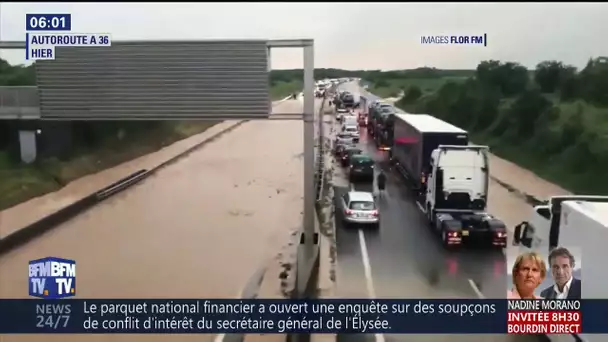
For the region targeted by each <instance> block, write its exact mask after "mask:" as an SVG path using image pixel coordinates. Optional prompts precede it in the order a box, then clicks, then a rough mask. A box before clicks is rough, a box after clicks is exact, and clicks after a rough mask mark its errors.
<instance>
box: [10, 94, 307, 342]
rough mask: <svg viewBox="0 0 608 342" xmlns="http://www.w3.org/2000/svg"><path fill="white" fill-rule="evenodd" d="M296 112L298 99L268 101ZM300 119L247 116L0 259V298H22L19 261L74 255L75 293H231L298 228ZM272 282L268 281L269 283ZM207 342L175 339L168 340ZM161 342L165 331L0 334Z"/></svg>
mask: <svg viewBox="0 0 608 342" xmlns="http://www.w3.org/2000/svg"><path fill="white" fill-rule="evenodd" d="M275 111H277V112H282V113H286V112H294V113H295V112H301V111H302V102H301V100H289V101H285V102H283V103H281V104H280V105H279V106H277V107H275ZM302 146H303V145H302V122H301V121H251V122H248V123H245V124H244V125H242V126H240V127H239V128H237V129H236V130H234V131H233V132H231V133H229V134H226V135H224V136H222V137H221V138H219V139H218V140H216V141H214V142H211V143H209V144H208V145H206V146H205V147H203V148H202V149H200V150H198V151H195V152H193V153H192V154H191V155H189V156H188V157H187V158H184V159H182V160H179V161H178V162H176V163H175V164H173V165H171V166H168V167H167V168H165V169H162V170H160V171H159V172H158V173H157V174H155V175H153V176H151V177H150V178H148V179H146V180H145V181H143V182H142V183H140V184H139V185H136V186H134V187H133V188H131V189H128V190H126V191H125V192H122V193H120V194H118V195H116V196H115V197H112V198H110V199H109V200H107V201H105V202H103V203H101V204H100V205H98V206H96V207H93V208H92V209H90V210H89V211H87V212H85V213H83V214H82V215H79V216H77V217H76V218H74V219H73V220H71V221H69V222H67V223H65V224H63V225H62V226H60V227H57V228H55V229H54V230H52V231H50V232H49V233H47V234H45V235H43V236H41V237H39V238H37V239H35V240H33V241H31V242H29V243H28V244H26V245H24V246H22V247H21V248H19V249H16V250H14V251H12V252H10V253H7V254H5V255H3V256H2V257H0V297H2V298H27V288H28V284H27V264H28V261H29V260H32V259H37V258H41V257H46V256H56V257H62V258H68V259H74V260H76V262H77V265H78V270H77V271H78V290H77V291H78V292H77V295H78V297H80V298H235V297H238V296H239V294H240V291H241V290H242V287H243V286H244V285H245V283H246V282H247V280H248V279H249V278H250V277H251V275H252V274H253V273H254V272H255V271H256V270H257V269H258V268H259V267H260V266H262V265H264V263H267V262H269V259H271V258H272V257H274V256H275V255H276V253H277V252H278V251H279V249H280V247H281V246H282V245H283V244H284V243H285V242H286V241H287V240H288V238H289V236H290V234H291V232H292V231H293V230H295V229H296V228H298V227H299V226H300V224H301V211H302V196H303V179H302V178H303V159H302ZM277 283H278V279H277ZM206 339H209V340H212V339H213V336H200V335H199V336H193V335H192V336H176V337H171V338H170V340H171V341H181V340H196V341H201V340H206ZM1 340H2V342H12V341H59V340H61V341H82V340H87V341H139V340H142V341H143V340H146V341H166V340H167V337H166V336H145V337H135V336H133V335H131V336H127V335H108V336H92V335H91V336H86V337H82V336H68V337H66V336H37V337H34V336H30V337H28V336H3V337H2V338H1Z"/></svg>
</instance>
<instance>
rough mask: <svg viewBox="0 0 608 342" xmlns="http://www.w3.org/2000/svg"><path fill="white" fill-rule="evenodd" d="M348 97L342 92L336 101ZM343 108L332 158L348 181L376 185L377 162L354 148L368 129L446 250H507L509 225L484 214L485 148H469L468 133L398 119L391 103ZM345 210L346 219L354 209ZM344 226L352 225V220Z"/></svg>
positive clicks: (421, 118)
mask: <svg viewBox="0 0 608 342" xmlns="http://www.w3.org/2000/svg"><path fill="white" fill-rule="evenodd" d="M349 95H351V96H352V94H349V93H348V92H338V94H336V98H338V99H340V98H341V97H342V98H344V97H348V96H349ZM336 98H334V101H335V100H336ZM339 103H340V102H339V100H338V104H337V105H336V118H337V120H338V121H339V122H340V123H341V126H340V127H341V128H340V130H339V132H338V134H337V136H336V140H335V144H334V148H335V149H334V152H335V153H336V156H337V157H338V158H339V159H340V161H341V162H342V165H343V166H345V167H347V174H348V178H349V181H351V182H357V181H359V180H360V179H361V178H363V179H364V180H367V181H371V182H373V181H374V161H373V160H372V158H371V157H369V156H366V155H365V154H364V153H363V150H362V149H361V148H360V147H358V146H356V143H357V141H358V139H359V133H358V130H359V127H360V126H365V127H366V129H367V132H368V135H369V136H370V137H372V138H373V141H374V143H375V144H376V147H377V148H378V150H381V151H386V152H387V153H386V155H387V158H388V160H387V161H388V162H389V163H390V165H392V168H394V169H395V170H397V171H398V172H399V174H400V175H401V176H403V177H402V178H403V179H404V180H405V181H406V184H407V185H408V187H409V188H410V189H411V190H413V191H414V193H415V195H416V198H417V200H418V201H419V203H420V205H421V207H422V208H424V211H425V213H426V216H427V219H428V221H429V223H430V226H431V227H432V228H433V229H434V230H435V231H436V232H437V233H438V234H439V235H440V236H441V239H442V242H443V244H444V245H445V246H446V247H454V246H457V245H461V244H462V243H463V242H465V241H466V240H473V239H474V240H481V241H484V242H486V243H489V244H490V245H492V246H495V247H498V248H503V247H505V246H506V241H507V232H506V226H505V224H504V223H503V222H502V221H500V220H499V219H497V218H496V217H494V216H492V215H490V214H489V213H487V212H486V207H487V199H488V196H487V195H488V184H489V183H488V182H489V171H488V155H487V153H488V147H487V146H476V145H469V139H468V133H467V132H466V131H464V130H462V129H460V128H458V127H456V126H453V125H451V124H449V123H447V122H444V121H442V120H440V119H437V118H435V117H433V116H430V115H426V114H400V113H397V111H396V109H395V107H394V106H393V105H392V104H389V103H384V102H381V101H373V102H370V103H366V100H365V98H364V97H361V99H360V102H359V106H357V107H359V108H358V110H357V113H355V111H354V110H353V108H350V107H349V106H345V105H342V106H340V105H339ZM353 107H354V106H353ZM355 131H356V133H355ZM368 197H369V196H368ZM344 204H348V203H344ZM370 207H371V206H370ZM343 209H344V213H345V214H347V213H348V210H349V209H350V208H349V207H345V208H343ZM345 221H346V222H349V221H351V220H349V217H348V215H346V216H345ZM378 221H379V219H378ZM352 222H355V221H352Z"/></svg>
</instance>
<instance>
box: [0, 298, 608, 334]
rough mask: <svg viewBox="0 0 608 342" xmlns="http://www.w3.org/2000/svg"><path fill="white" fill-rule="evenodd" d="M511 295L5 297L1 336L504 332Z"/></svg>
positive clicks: (607, 329) (587, 323)
mask: <svg viewBox="0 0 608 342" xmlns="http://www.w3.org/2000/svg"><path fill="white" fill-rule="evenodd" d="M580 312H581V315H582V330H583V333H591V334H593V333H608V325H606V324H605V317H608V300H583V301H582V303H581V310H580ZM506 331H507V301H506V300H434V299H420V300H416V299H410V300H388V299H378V300H363V299H336V300H270V299H268V300H266V299H257V300H216V299H175V300H170V299H165V300H159V299H73V298H70V299H63V300H56V299H52V300H45V299H2V300H0V334H22V333H27V334H32V333H40V334H49V333H59V334H82V333H92V334H116V333H126V334H131V333H137V334H142V333H152V334H162V333H171V334H193V333H194V334H196V333H203V334H208V333H244V334H247V333H258V334H260V333H261V334H272V333H340V334H351V333H367V334H374V333H388V334H504V333H506Z"/></svg>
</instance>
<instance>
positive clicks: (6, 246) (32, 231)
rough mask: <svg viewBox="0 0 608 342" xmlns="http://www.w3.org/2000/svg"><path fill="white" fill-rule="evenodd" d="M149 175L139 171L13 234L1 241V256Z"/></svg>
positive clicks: (144, 171) (146, 172) (145, 171)
mask: <svg viewBox="0 0 608 342" xmlns="http://www.w3.org/2000/svg"><path fill="white" fill-rule="evenodd" d="M148 173H149V171H147V170H139V171H137V172H135V173H133V174H131V175H129V176H127V177H125V178H123V179H121V180H119V181H118V182H115V183H114V184H111V185H110V186H108V187H106V188H104V189H101V190H99V191H96V192H94V193H92V194H90V195H88V196H86V197H84V198H81V199H80V200H78V201H76V202H74V203H72V204H70V205H68V206H66V207H64V208H62V209H60V210H58V211H56V212H54V213H52V214H51V215H48V216H45V217H43V218H42V219H40V220H38V221H36V222H34V223H32V224H30V225H28V226H27V227H24V228H21V229H19V230H17V231H15V232H14V233H12V234H9V235H8V236H6V237H4V238H3V239H0V255H1V254H4V253H6V252H8V251H10V250H12V249H14V248H17V247H19V246H21V245H23V244H25V243H27V242H29V241H30V240H32V239H34V238H36V237H38V236H40V235H42V234H44V233H45V232H47V231H49V230H51V229H52V228H54V227H56V226H58V225H60V224H62V223H64V222H66V221H68V220H70V219H71V218H73V217H74V216H76V215H78V214H80V213H81V212H83V211H85V210H87V209H89V208H90V207H92V206H94V205H95V204H97V203H99V202H101V201H103V200H104V199H106V198H108V197H110V196H112V195H113V194H115V193H117V192H119V191H122V190H124V189H126V188H127V187H129V186H131V185H133V184H136V183H137V182H139V181H141V180H142V179H144V178H145V177H147V176H148Z"/></svg>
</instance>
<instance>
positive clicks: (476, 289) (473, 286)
mask: <svg viewBox="0 0 608 342" xmlns="http://www.w3.org/2000/svg"><path fill="white" fill-rule="evenodd" d="M469 285H471V288H473V291H474V292H475V294H476V295H477V297H479V298H480V299H486V296H484V295H483V293H481V290H479V287H477V284H475V282H474V281H473V279H469Z"/></svg>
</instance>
